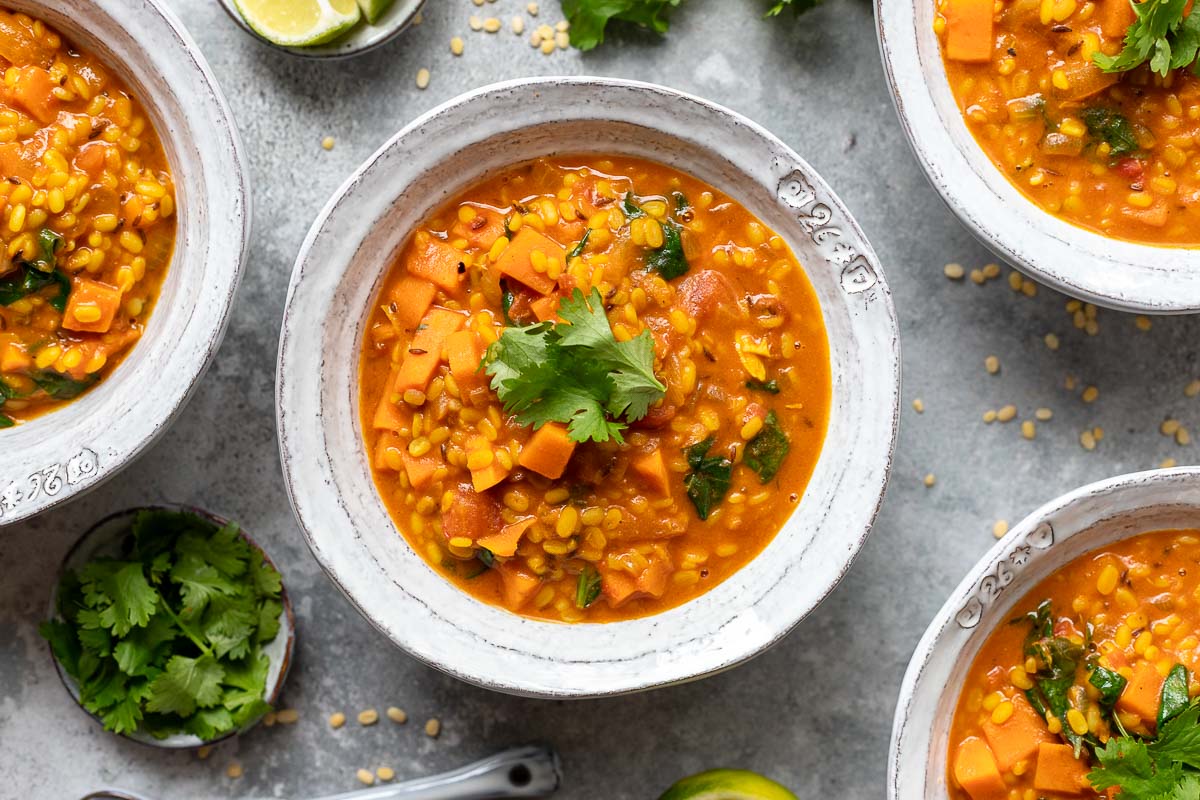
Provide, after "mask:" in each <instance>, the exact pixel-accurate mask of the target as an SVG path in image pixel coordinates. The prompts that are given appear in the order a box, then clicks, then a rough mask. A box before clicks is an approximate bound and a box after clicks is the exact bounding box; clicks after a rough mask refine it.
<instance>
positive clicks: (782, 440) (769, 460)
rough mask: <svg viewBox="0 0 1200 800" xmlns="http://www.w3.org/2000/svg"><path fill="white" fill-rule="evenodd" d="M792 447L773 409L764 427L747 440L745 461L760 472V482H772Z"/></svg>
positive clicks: (769, 412) (768, 414)
mask: <svg viewBox="0 0 1200 800" xmlns="http://www.w3.org/2000/svg"><path fill="white" fill-rule="evenodd" d="M791 447H792V445H791V442H789V441H788V437H787V434H786V433H784V432H783V428H781V427H780V426H779V418H778V417H777V416H775V412H774V411H773V410H772V411H768V412H767V417H766V419H764V420H763V426H762V429H761V430H760V431H759V432H758V433H757V434H755V436H754V438H753V439H751V440H750V441H748V442H746V453H745V455H744V456H743V461H745V463H746V466H748V467H750V469H752V470H754V471H755V472H757V473H758V480H759V482H760V483H770V482H771V481H773V480H775V475H776V474H778V472H779V468H780V467H781V466H782V465H783V460H784V459H785V458H787V454H788V451H789V450H791Z"/></svg>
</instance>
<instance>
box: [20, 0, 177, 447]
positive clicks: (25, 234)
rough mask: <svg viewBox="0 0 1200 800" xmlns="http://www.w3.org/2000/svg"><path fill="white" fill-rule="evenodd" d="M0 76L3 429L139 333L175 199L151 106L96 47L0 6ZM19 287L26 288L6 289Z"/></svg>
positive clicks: (70, 393)
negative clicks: (53, 276) (52, 271)
mask: <svg viewBox="0 0 1200 800" xmlns="http://www.w3.org/2000/svg"><path fill="white" fill-rule="evenodd" d="M0 75H2V77H3V80H2V82H0V178H2V180H0V245H3V247H4V253H3V254H0V297H4V298H5V301H7V304H6V305H0V384H2V386H0V427H8V426H10V425H11V424H13V423H15V422H16V423H19V422H23V421H26V420H29V419H31V418H33V417H35V416H37V415H39V414H42V413H45V412H47V411H50V410H52V409H54V408H56V407H58V406H60V405H62V404H63V403H64V402H66V401H68V400H70V399H72V398H73V397H74V396H77V395H78V394H79V393H80V392H82V391H85V390H86V389H87V388H90V387H91V386H92V385H94V384H95V383H96V382H98V381H100V380H103V379H104V378H105V377H106V376H108V375H109V374H110V373H111V372H112V370H113V369H114V368H115V367H116V365H117V364H118V363H119V362H120V360H121V358H122V357H123V356H124V355H125V354H127V353H128V352H129V350H130V348H132V347H133V345H134V344H135V343H136V342H137V340H138V339H139V337H140V336H141V335H142V332H143V330H144V327H145V324H146V321H147V319H148V318H149V316H150V312H151V310H152V309H153V307H154V302H155V300H156V299H157V297H158V294H159V290H160V288H161V286H162V282H163V278H164V276H165V274H166V271H167V265H168V263H169V261H170V259H171V254H172V251H173V249H174V241H175V201H174V185H173V183H172V180H171V175H170V173H169V170H168V166H167V160H166V157H165V155H164V153H163V148H162V145H161V143H160V142H159V139H158V136H157V134H156V133H155V131H154V128H153V126H152V125H151V124H150V121H149V119H148V118H147V115H146V113H145V111H144V110H143V109H142V107H141V105H140V104H139V103H138V101H137V100H136V99H135V98H134V97H133V96H132V95H131V94H130V92H129V90H128V89H127V88H126V87H125V85H124V84H123V83H122V82H121V81H120V80H119V79H118V78H117V77H116V75H114V74H113V73H112V72H110V70H109V69H108V68H107V67H105V66H104V65H103V64H102V63H100V61H99V60H98V59H97V58H96V57H95V56H93V55H91V54H90V53H87V52H86V51H81V50H79V49H78V48H76V47H75V46H73V45H71V44H70V43H68V42H66V41H65V40H64V39H62V38H61V36H60V35H59V34H58V33H56V32H55V31H53V30H51V29H50V28H48V27H46V26H45V25H44V24H43V23H42V22H41V21H40V20H34V19H31V18H29V17H27V16H25V15H23V14H12V13H9V12H5V11H0ZM55 241H61V244H58V245H57V249H56V251H55V253H54V263H55V264H56V265H57V270H58V272H59V275H60V279H59V281H55V280H50V281H49V285H46V286H42V287H40V288H38V287H37V286H36V281H35V282H34V283H33V284H30V283H28V282H27V281H26V280H25V279H26V276H27V275H30V274H32V275H33V276H34V277H35V278H37V279H43V280H44V276H47V275H48V274H49V273H48V272H47V267H48V266H49V265H50V261H49V260H47V259H46V257H45V250H46V246H47V244H46V243H49V246H50V247H54V246H55V245H54V242H55ZM68 282H69V284H70V294H69V297H68V298H67V299H66V300H65V308H63V309H62V310H60V309H58V308H56V307H55V305H54V303H55V301H56V300H59V299H60V298H61V292H62V284H65V283H68ZM14 284H15V285H17V286H22V285H24V286H25V287H26V288H32V289H33V291H32V292H25V289H20V290H19V291H17V292H16V294H19V295H21V296H16V297H14V296H13V295H14V290H13V288H12V287H13V285H14ZM5 287H7V293H6V290H5ZM5 397H7V400H5V399H3V398H5Z"/></svg>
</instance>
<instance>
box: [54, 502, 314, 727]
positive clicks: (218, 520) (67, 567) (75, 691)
mask: <svg viewBox="0 0 1200 800" xmlns="http://www.w3.org/2000/svg"><path fill="white" fill-rule="evenodd" d="M141 511H175V512H182V513H185V514H194V515H196V516H199V517H202V518H204V519H206V520H208V521H209V522H211V523H212V524H214V525H216V526H217V527H218V528H220V527H224V526H225V525H227V524H229V520H227V519H225V518H223V517H219V516H217V515H216V514H212V513H209V512H208V511H205V510H203V509H200V508H195V507H192V506H180V505H156V506H141V507H139V508H130V509H126V510H125V511H118V512H116V513H115V514H110V515H109V516H107V517H105V518H104V519H102V520H100V521H99V522H97V523H96V524H95V525H93V526H92V527H91V528H89V529H88V531H87V532H86V533H84V534H83V536H81V537H79V540H78V541H77V542H75V544H74V545H73V546H72V547H71V549H70V550H68V551H67V555H66V556H65V557H64V558H63V562H62V567H60V569H59V572H58V576H57V577H56V578H55V580H54V590H53V592H52V593H51V596H50V607H49V611H48V612H47V613H48V617H49V618H51V619H53V618H56V617H57V616H58V587H59V585H60V583H61V582H62V577H63V575H65V574H66V573H67V572H71V571H75V572H78V571H79V570H80V569H82V568H83V567H84V566H85V565H86V564H87V563H88V562H89V561H91V560H92V559H93V558H97V557H100V558H119V557H120V556H121V554H122V553H123V552H128V551H125V550H123V545H124V543H125V539H126V537H127V536H128V535H129V528H130V526H131V525H132V524H133V520H134V517H136V516H137V515H138V512H141ZM241 536H242V538H243V539H245V540H246V542H247V543H248V544H249V545H250V546H251V547H253V548H254V549H255V550H258V551H259V552H260V553H262V556H263V561H264V562H265V563H267V564H270V565H271V566H272V567H275V566H276V565H275V562H274V561H272V560H271V557H270V556H269V555H267V552H266V551H265V550H263V549H262V547H260V546H259V545H258V543H257V542H255V541H254V540H253V539H251V538H250V536H249V535H247V534H246V532H245V531H242V532H241ZM276 569H278V567H276ZM279 601H280V603H281V604H282V605H283V612H282V613H280V615H279V633H278V634H277V635H276V636H275V638H274V639H273V640H271V642H270V643H269V644H267V645H266V646H265V647H264V648H263V652H264V653H266V654H267V658H269V659H270V662H271V666H270V667H269V668H268V670H267V686H266V690H265V691H264V692H263V699H264V700H265V701H266V702H267V703H268V704H270V705H274V704H275V703H276V702H277V701H278V700H279V695H280V693H282V692H283V684H284V682H285V681H286V680H287V676H288V671H289V670H290V669H291V666H292V650H293V649H294V648H295V645H296V617H295V615H294V614H293V612H292V601H291V598H290V597H288V593H287V587H286V586H283V587H282V588H281V589H280V593H279ZM47 652H50V660H51V661H53V662H54V668H55V670H57V671H58V677H59V679H60V680H62V683H63V686H64V687H66V689H67V692H68V693H69V694H70V695H71V697H72V698H73V699H74V700H75V702H76V703H78V702H79V685H78V684H77V683H76V682H75V679H74V678H72V677H71V676H70V675H68V674H67V672H66V670H64V669H63V667H62V664H59V663H58V659H57V658H55V657H54V654H53V652H52V651H50V650H49V649H47ZM79 708H80V709H81V710H84V711H85V712H86V713H87V714H88V716H90V717H91V718H92V719H94V720H95V721H96V723H97V724H98V725H103V723H102V722H101V720H100V718H99V717H97V716H96V715H95V714H93V713H91V712H90V711H87V710H86V709H84V708H83V706H82V705H81V706H79ZM260 719H261V717H259V718H258V719H255V720H253V721H251V722H249V723H248V724H247V725H245V726H244V727H243V728H242V729H241V730H239V731H231V732H230V733H227V734H225V735H224V736H221V737H220V738H218V739H212V740H209V741H205V740H203V739H201V738H200V737H198V736H195V735H193V734H190V733H176V734H173V735H171V736H168V737H167V738H165V739H155V738H154V737H153V736H151V735H150V734H148V733H142V732H140V731H136V732H134V733H126V734H122V736H124V737H125V738H126V739H132V740H133V741H135V742H140V743H142V744H148V745H151V746H153V747H161V748H165V749H168V750H184V749H188V748H192V747H201V746H203V745H206V744H216V743H217V742H221V741H224V740H225V739H228V738H230V737H232V736H237V735H238V734H240V733H245V732H246V731H248V730H250V729H251V728H253V727H254V726H255V725H257V724H258V722H259V720H260Z"/></svg>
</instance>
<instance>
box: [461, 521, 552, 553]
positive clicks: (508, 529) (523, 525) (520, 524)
mask: <svg viewBox="0 0 1200 800" xmlns="http://www.w3.org/2000/svg"><path fill="white" fill-rule="evenodd" d="M536 520H537V517H525V518H524V519H519V520H517V521H516V522H514V523H512V524H511V525H505V526H504V527H503V528H501V529H500V532H499V533H494V534H492V535H491V536H480V537H479V538H478V539H476V540H475V544H477V545H479V546H480V547H486V548H487V549H488V550H489V551H491V553H492V555H496V556H501V557H502V558H511V557H512V556H515V555H516V554H517V545H519V544H520V543H521V537H522V536H524V535H525V531H527V530H529V528H530V526H531V525H533V523H534V522H535V521H536Z"/></svg>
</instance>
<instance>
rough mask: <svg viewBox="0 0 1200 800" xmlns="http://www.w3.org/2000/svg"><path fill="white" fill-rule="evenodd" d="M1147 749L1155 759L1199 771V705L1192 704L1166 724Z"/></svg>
mask: <svg viewBox="0 0 1200 800" xmlns="http://www.w3.org/2000/svg"><path fill="white" fill-rule="evenodd" d="M1149 747H1150V752H1151V754H1152V755H1153V756H1154V757H1155V758H1157V759H1166V760H1169V761H1177V762H1179V763H1180V764H1183V765H1184V766H1187V767H1190V768H1191V769H1195V770H1200V705H1196V704H1194V703H1193V704H1192V705H1190V706H1188V708H1187V709H1186V710H1184V711H1183V712H1181V713H1180V714H1179V715H1178V716H1176V717H1175V718H1174V719H1172V720H1171V721H1170V722H1168V723H1166V724H1165V725H1164V726H1163V727H1162V728H1160V729H1159V732H1158V739H1157V740H1156V741H1154V742H1152V743H1151V744H1150V746H1149ZM1197 796H1200V795H1197Z"/></svg>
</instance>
